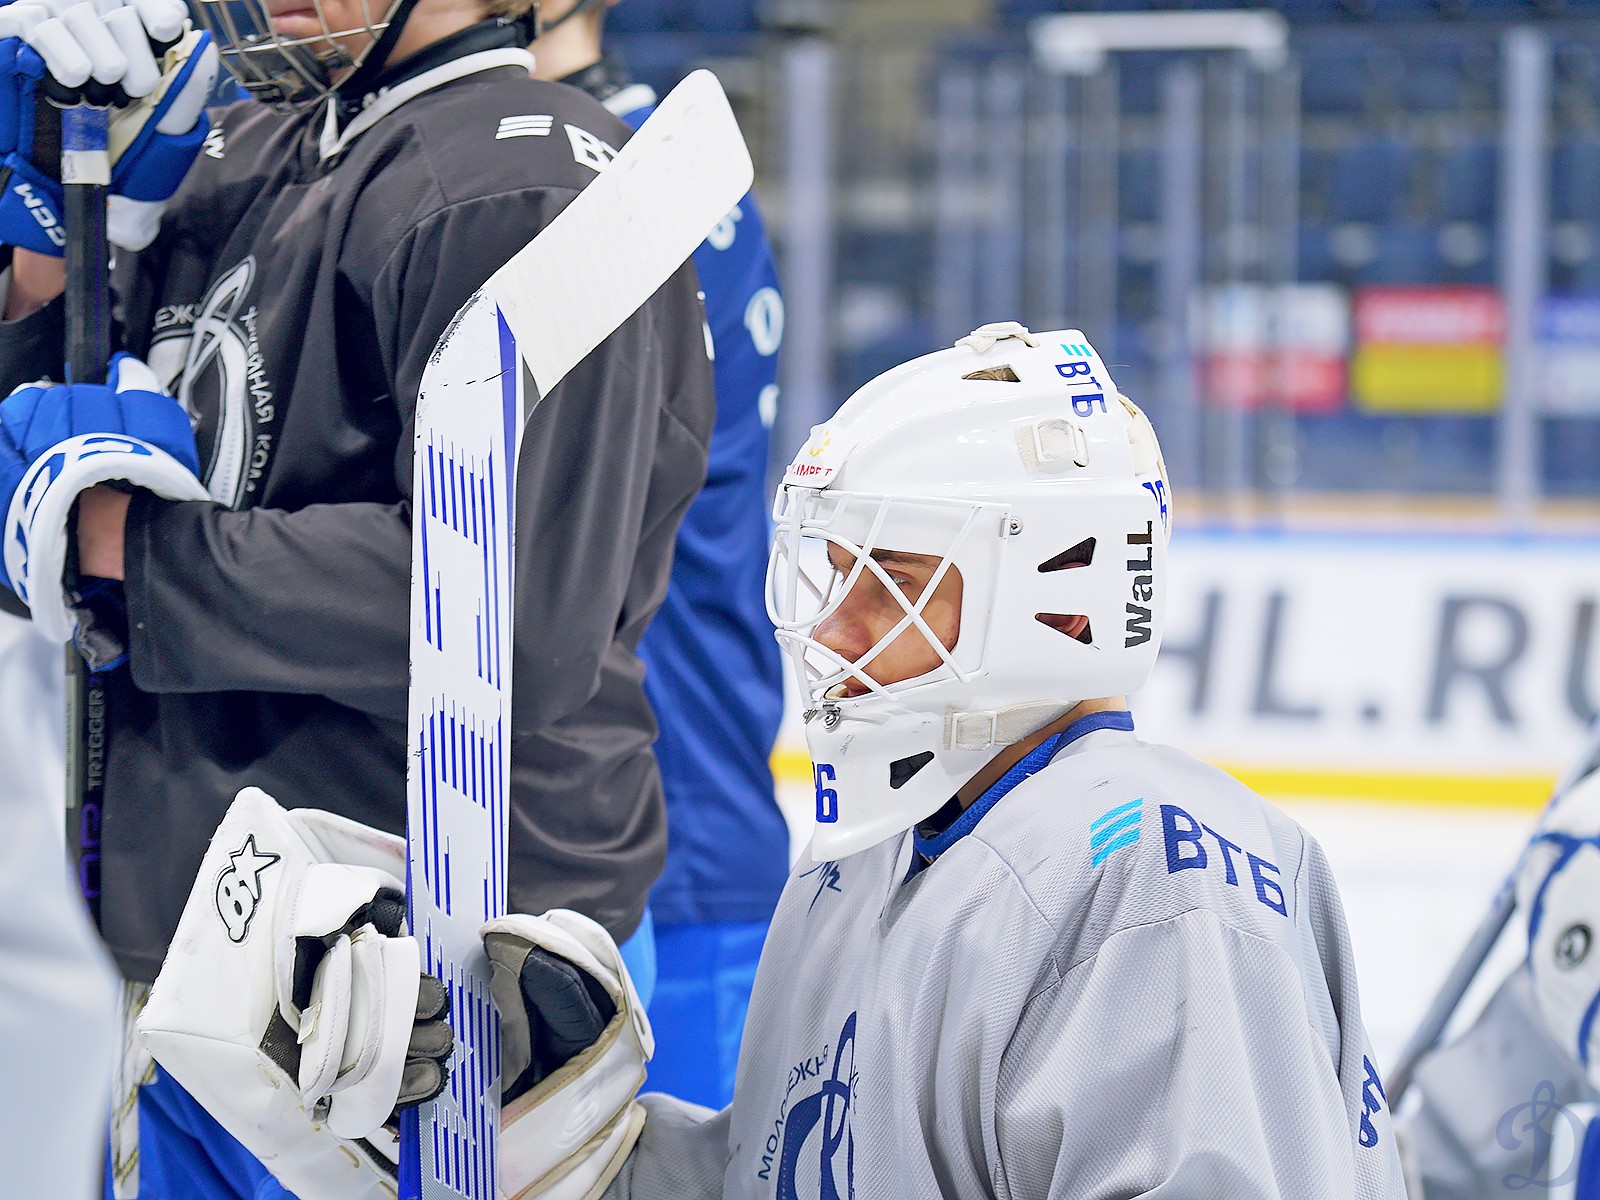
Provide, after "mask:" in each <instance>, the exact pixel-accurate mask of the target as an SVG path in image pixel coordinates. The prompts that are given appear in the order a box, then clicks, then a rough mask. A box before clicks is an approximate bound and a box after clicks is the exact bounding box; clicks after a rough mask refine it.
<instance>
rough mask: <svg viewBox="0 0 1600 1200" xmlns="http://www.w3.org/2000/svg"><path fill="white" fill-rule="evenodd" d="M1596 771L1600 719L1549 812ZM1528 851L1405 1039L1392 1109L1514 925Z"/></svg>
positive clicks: (1393, 1079)
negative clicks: (1519, 881) (1519, 875)
mask: <svg viewBox="0 0 1600 1200" xmlns="http://www.w3.org/2000/svg"><path fill="white" fill-rule="evenodd" d="M1596 770H1600V720H1596V721H1595V722H1594V724H1592V725H1591V726H1590V727H1589V741H1588V744H1587V745H1585V747H1584V749H1583V753H1582V754H1581V755H1580V756H1579V758H1578V760H1577V762H1575V763H1574V764H1573V765H1572V767H1571V768H1570V769H1569V770H1568V771H1567V773H1566V775H1564V776H1563V777H1562V778H1561V779H1560V781H1559V782H1557V784H1556V788H1555V791H1553V792H1552V793H1551V794H1550V800H1549V802H1548V803H1547V804H1546V805H1545V808H1544V811H1545V813H1548V812H1549V811H1550V810H1551V809H1552V808H1554V807H1555V806H1556V805H1557V804H1558V803H1560V801H1561V798H1562V797H1563V796H1565V795H1566V794H1567V792H1568V791H1570V790H1571V789H1572V788H1573V787H1574V786H1575V785H1576V784H1578V783H1580V782H1581V781H1582V780H1584V779H1586V778H1588V776H1589V775H1591V774H1593V773H1594V772H1595V771H1596ZM1540 821H1541V822H1542V821H1543V816H1541V817H1540ZM1525 854H1527V849H1526V848H1524V849H1523V851H1522V854H1519V855H1518V856H1517V862H1516V864H1515V865H1513V866H1512V868H1511V871H1510V873H1509V874H1507V875H1506V877H1505V879H1504V880H1503V881H1502V882H1501V884H1500V887H1499V889H1498V890H1497V891H1496V892H1495V894H1494V899H1493V900H1492V901H1491V902H1490V904H1489V911H1488V912H1487V913H1485V914H1484V916H1483V920H1482V921H1480V922H1479V923H1478V928H1477V929H1475V930H1473V933H1472V936H1471V937H1470V938H1468V939H1467V944H1466V945H1465V946H1464V947H1462V950H1461V953H1460V954H1459V955H1458V956H1457V957H1456V961H1455V965H1454V966H1452V967H1451V968H1450V973H1449V974H1448V975H1446V976H1445V979H1444V983H1443V984H1441V985H1440V987H1439V993H1438V995H1436V996H1435V997H1434V1000H1433V1003H1432V1004H1430V1005H1429V1006H1428V1011H1427V1012H1425V1013H1423V1014H1422V1020H1421V1022H1420V1023H1418V1025H1417V1029H1416V1032H1415V1033H1413V1034H1412V1035H1411V1037H1410V1040H1408V1041H1407V1042H1406V1045H1405V1049H1403V1050H1401V1051H1400V1057H1399V1059H1397V1060H1396V1062H1395V1066H1394V1070H1393V1071H1391V1072H1390V1073H1389V1088H1388V1097H1389V1109H1390V1111H1391V1112H1393V1111H1396V1110H1398V1109H1399V1107H1400V1099H1401V1097H1403V1096H1404V1095H1405V1094H1406V1089H1407V1088H1408V1087H1410V1086H1411V1081H1412V1080H1413V1079H1414V1078H1415V1077H1416V1071H1417V1066H1418V1064H1420V1063H1421V1062H1422V1060H1423V1059H1424V1058H1426V1057H1427V1056H1428V1054H1429V1053H1430V1052H1431V1051H1432V1050H1433V1048H1434V1047H1435V1046H1437V1045H1438V1044H1439V1039H1440V1038H1442V1037H1443V1036H1444V1031H1445V1027H1446V1026H1448V1025H1449V1024H1450V1018H1451V1017H1453V1016H1454V1015H1455V1011H1456V1009H1457V1008H1458V1007H1459V1006H1460V1004H1461V1000H1462V997H1464V996H1465V995H1466V994H1467V989H1468V988H1469V987H1471V986H1472V981H1473V980H1474V979H1476V978H1477V977H1478V972H1479V971H1481V970H1482V969H1483V964H1484V963H1485V962H1487V961H1488V958H1489V953H1490V951H1492V950H1493V949H1494V947H1495V943H1496V942H1498V941H1499V940H1500V935H1501V934H1502V933H1504V932H1505V929H1506V926H1507V925H1509V924H1510V923H1511V914H1512V913H1514V912H1515V911H1516V907H1517V894H1516V883H1517V872H1518V870H1519V868H1520V867H1521V865H1522V856H1523V855H1525Z"/></svg>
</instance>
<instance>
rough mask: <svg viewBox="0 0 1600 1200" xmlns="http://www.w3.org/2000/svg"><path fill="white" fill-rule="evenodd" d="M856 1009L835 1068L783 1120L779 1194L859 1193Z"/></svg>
mask: <svg viewBox="0 0 1600 1200" xmlns="http://www.w3.org/2000/svg"><path fill="white" fill-rule="evenodd" d="M855 1065H856V1014H855V1013H851V1014H850V1015H849V1016H848V1017H846V1018H845V1022H844V1028H842V1029H841V1030H839V1044H838V1047H837V1048H836V1049H835V1050H834V1052H833V1072H832V1074H831V1075H830V1076H829V1077H828V1078H827V1079H821V1078H819V1079H818V1087H817V1090H816V1091H815V1092H813V1093H811V1094H810V1095H809V1096H806V1097H804V1098H803V1099H801V1100H798V1101H796V1102H795V1103H794V1104H793V1105H792V1106H791V1107H790V1109H789V1115H788V1119H787V1120H785V1122H784V1125H783V1150H782V1154H781V1157H780V1158H779V1160H778V1190H777V1200H802V1198H804V1200H847V1198H853V1197H854V1196H855V1194H856V1137H855V1131H854V1129H853V1128H852V1127H851V1120H850V1099H851V1097H852V1096H853V1095H854V1094H855V1084H856V1073H855Z"/></svg>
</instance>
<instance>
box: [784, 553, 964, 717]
mask: <svg viewBox="0 0 1600 1200" xmlns="http://www.w3.org/2000/svg"><path fill="white" fill-rule="evenodd" d="M872 557H873V559H874V560H875V561H876V562H877V563H878V565H879V566H881V567H882V568H883V570H884V573H885V574H886V575H888V576H889V578H890V580H891V581H892V582H893V583H894V586H895V588H896V589H898V591H899V593H900V595H901V596H903V597H905V601H906V604H916V603H917V601H918V600H920V599H921V598H922V594H923V592H925V591H926V590H927V588H928V585H929V583H930V582H932V580H933V576H934V573H935V572H936V571H937V570H938V569H939V563H940V562H942V561H943V560H942V559H940V558H938V557H937V556H935V555H931V554H904V553H901V552H899V551H895V550H877V551H874V552H873V555H872ZM828 561H829V562H830V563H831V564H832V565H833V569H834V571H835V572H836V573H837V574H838V576H839V578H840V579H841V580H842V579H843V578H844V577H845V576H847V575H848V574H849V573H850V568H851V567H852V566H853V565H854V563H853V560H852V556H851V555H850V554H849V553H847V552H846V551H844V550H842V549H840V548H839V547H838V546H829V547H828ZM905 615H906V608H905V605H903V604H902V603H901V602H900V600H899V599H898V598H897V597H896V596H894V595H892V594H891V593H890V591H889V589H888V588H886V587H885V586H884V585H883V583H882V582H881V581H880V580H879V579H878V577H877V576H876V575H875V574H873V573H872V572H871V571H867V570H863V571H862V572H861V574H860V575H859V576H857V577H856V582H855V585H854V586H853V587H852V588H851V589H850V592H849V594H848V595H846V596H845V598H844V599H843V600H842V601H840V603H839V606H838V607H837V608H835V609H834V610H833V612H832V613H830V614H829V615H828V616H827V617H825V618H824V619H823V620H821V621H819V622H818V623H817V627H816V629H815V630H814V631H813V632H812V635H811V636H812V637H814V638H816V640H817V641H819V642H821V643H822V644H823V645H824V646H826V647H828V649H830V650H832V651H833V652H834V653H835V654H838V655H839V656H840V657H842V658H844V659H845V660H847V661H849V662H855V661H857V660H858V659H860V658H861V657H862V655H864V654H866V653H867V651H869V650H871V649H872V648H873V647H874V646H876V645H877V644H878V642H879V641H881V640H882V639H883V638H884V636H886V635H887V634H888V633H889V631H890V630H891V629H893V628H894V627H895V626H896V625H897V624H899V623H900V621H901V620H902V619H903V618H904V617H905ZM922 619H923V620H924V621H926V622H927V624H928V628H929V629H931V630H933V632H934V634H935V635H937V637H938V638H939V640H940V641H941V642H943V643H944V648H945V649H946V650H953V649H955V644H956V637H957V636H958V635H959V633H960V632H961V572H960V571H959V570H958V569H957V568H956V567H955V566H954V564H952V565H951V567H950V569H949V570H948V571H946V572H945V574H944V577H943V578H942V579H940V580H939V582H938V583H937V584H936V585H935V586H934V589H933V595H932V596H931V597H929V598H928V602H927V603H926V604H925V605H924V606H923V609H922ZM941 661H942V660H941V659H940V657H939V652H938V651H937V650H935V649H934V648H933V646H932V645H931V644H930V643H929V642H928V639H927V638H926V637H924V636H923V633H922V631H921V630H920V629H918V628H917V627H916V626H915V625H912V626H910V627H908V628H907V629H905V630H904V631H903V632H902V633H901V634H900V635H899V636H898V637H896V638H895V639H894V641H892V642H890V643H889V645H888V646H886V647H885V648H884V649H883V650H882V651H881V652H879V653H878V654H877V655H875V656H874V657H873V658H872V660H871V661H870V662H868V663H867V665H866V666H865V667H864V668H863V669H862V674H863V675H866V676H867V677H868V678H870V679H872V680H873V681H874V682H876V683H880V684H890V683H899V682H900V681H901V680H903V679H915V678H916V677H917V676H918V675H925V674H927V673H928V672H929V671H931V670H933V669H934V668H935V667H937V666H938V665H939V663H940V662H941ZM868 690H869V689H868V687H867V685H866V683H865V682H863V681H862V679H861V678H860V676H851V677H850V678H849V679H847V680H845V681H844V683H842V684H840V685H839V686H838V688H836V689H835V695H836V697H838V698H843V697H848V696H860V695H863V694H864V693H865V692H867V691H868Z"/></svg>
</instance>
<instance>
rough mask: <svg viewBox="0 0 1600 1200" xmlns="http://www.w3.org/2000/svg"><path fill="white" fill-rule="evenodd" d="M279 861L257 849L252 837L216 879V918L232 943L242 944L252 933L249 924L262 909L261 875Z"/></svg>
mask: <svg viewBox="0 0 1600 1200" xmlns="http://www.w3.org/2000/svg"><path fill="white" fill-rule="evenodd" d="M280 857H281V856H280V855H277V854H273V853H271V852H270V851H263V850H258V849H256V835H255V834H253V833H252V834H251V835H250V836H249V837H247V838H245V839H244V845H242V846H240V847H239V848H238V849H237V850H235V851H234V852H233V853H232V854H230V855H228V865H227V866H226V867H224V868H223V870H222V874H220V875H218V876H217V915H218V916H220V917H221V918H222V923H223V925H225V926H226V927H227V930H228V939H229V940H230V941H234V942H242V941H244V939H245V935H246V934H247V933H249V932H250V922H251V921H252V920H254V919H255V915H256V909H257V908H259V907H260V905H261V874H262V872H263V871H266V870H267V869H268V868H269V867H271V866H272V865H273V863H275V862H277V861H278V860H279V858H280Z"/></svg>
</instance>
